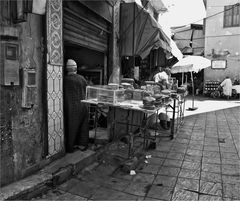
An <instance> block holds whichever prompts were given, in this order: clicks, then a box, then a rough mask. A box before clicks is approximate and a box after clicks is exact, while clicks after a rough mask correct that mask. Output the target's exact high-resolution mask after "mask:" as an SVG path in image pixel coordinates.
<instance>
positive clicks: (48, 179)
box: [0, 150, 101, 201]
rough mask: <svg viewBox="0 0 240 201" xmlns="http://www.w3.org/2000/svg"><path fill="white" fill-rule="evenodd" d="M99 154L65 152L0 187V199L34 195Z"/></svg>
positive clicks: (63, 179) (64, 177)
mask: <svg viewBox="0 0 240 201" xmlns="http://www.w3.org/2000/svg"><path fill="white" fill-rule="evenodd" d="M100 154H101V152H98V153H96V152H94V151H91V150H87V151H85V152H81V151H77V152H74V153H70V154H66V155H65V156H64V157H62V158H60V159H58V160H56V161H53V162H52V163H51V164H49V165H48V166H46V167H45V168H43V169H42V170H40V171H38V172H37V173H36V174H34V175H31V176H29V177H26V178H24V179H22V180H19V181H17V182H14V183H12V184H9V185H7V186H5V187H3V188H1V194H0V201H2V200H14V199H17V200H21V199H31V198H33V197H36V196H38V195H39V194H41V193H43V192H44V191H47V190H48V189H50V188H52V187H54V186H56V185H59V184H61V183H63V182H64V181H66V180H67V179H69V178H70V177H72V176H73V175H76V174H77V173H78V172H79V171H81V170H82V169H84V168H85V167H87V166H89V165H91V164H92V163H94V162H95V161H96V160H97V157H98V156H99V155H100Z"/></svg>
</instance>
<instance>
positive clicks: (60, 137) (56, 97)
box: [47, 65, 64, 156]
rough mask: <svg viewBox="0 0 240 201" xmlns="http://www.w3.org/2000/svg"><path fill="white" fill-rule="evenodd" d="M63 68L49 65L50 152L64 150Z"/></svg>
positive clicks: (50, 153) (52, 153) (54, 152)
mask: <svg viewBox="0 0 240 201" xmlns="http://www.w3.org/2000/svg"><path fill="white" fill-rule="evenodd" d="M62 75H63V74H62V68H60V67H59V66H53V65H48V69H47V85H48V93H47V100H48V154H49V155H50V156H51V155H54V154H56V153H59V152H61V151H63V150H64V133H63V89H62V80H63V79H62Z"/></svg>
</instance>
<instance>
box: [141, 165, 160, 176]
mask: <svg viewBox="0 0 240 201" xmlns="http://www.w3.org/2000/svg"><path fill="white" fill-rule="evenodd" d="M158 170H159V166H158V165H151V164H147V165H145V166H144V167H143V168H141V169H139V170H138V172H143V173H150V174H157V173H158Z"/></svg>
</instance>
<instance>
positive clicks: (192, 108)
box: [188, 72, 197, 111]
mask: <svg viewBox="0 0 240 201" xmlns="http://www.w3.org/2000/svg"><path fill="white" fill-rule="evenodd" d="M191 81H192V107H190V108H188V110H190V111H193V110H196V109H197V107H194V83H193V73H192V72H191Z"/></svg>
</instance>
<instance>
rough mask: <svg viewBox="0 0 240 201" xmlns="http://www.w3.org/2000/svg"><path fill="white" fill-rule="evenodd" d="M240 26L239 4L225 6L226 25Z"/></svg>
mask: <svg viewBox="0 0 240 201" xmlns="http://www.w3.org/2000/svg"><path fill="white" fill-rule="evenodd" d="M236 26H240V6H239V4H235V5H230V6H224V27H236Z"/></svg>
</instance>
